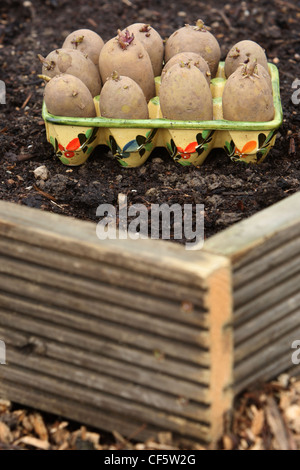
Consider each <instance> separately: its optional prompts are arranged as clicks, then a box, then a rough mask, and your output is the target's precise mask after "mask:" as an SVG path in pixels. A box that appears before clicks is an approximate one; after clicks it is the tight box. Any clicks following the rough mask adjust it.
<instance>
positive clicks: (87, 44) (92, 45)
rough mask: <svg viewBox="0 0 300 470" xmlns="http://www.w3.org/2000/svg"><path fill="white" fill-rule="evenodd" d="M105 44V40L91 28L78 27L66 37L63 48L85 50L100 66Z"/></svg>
mask: <svg viewBox="0 0 300 470" xmlns="http://www.w3.org/2000/svg"><path fill="white" fill-rule="evenodd" d="M103 46H104V41H103V39H102V38H101V37H100V36H99V34H97V33H95V32H94V31H91V30H90V29H77V30H76V31H73V32H72V33H71V34H69V35H68V36H67V37H66V39H65V41H64V43H63V45H62V48H63V49H77V50H78V51H80V52H83V53H84V54H86V55H87V56H88V58H89V59H90V60H91V61H92V62H93V63H94V64H95V65H96V66H97V67H98V62H99V54H100V51H101V49H102V47H103Z"/></svg>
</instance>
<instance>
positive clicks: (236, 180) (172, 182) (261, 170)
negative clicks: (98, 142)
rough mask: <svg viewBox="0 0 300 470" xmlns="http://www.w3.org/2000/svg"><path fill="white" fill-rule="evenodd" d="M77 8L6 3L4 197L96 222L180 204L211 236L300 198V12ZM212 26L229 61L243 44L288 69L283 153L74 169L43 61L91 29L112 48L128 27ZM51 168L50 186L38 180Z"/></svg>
mask: <svg viewBox="0 0 300 470" xmlns="http://www.w3.org/2000/svg"><path fill="white" fill-rule="evenodd" d="M163 3H164V2H160V1H155V0H153V1H151V2H150V1H147V0H132V1H131V0H123V1H119V0H114V1H110V2H105V1H103V2H92V1H82V0H79V1H77V2H76V8H74V4H73V2H72V1H71V0H51V1H50V0H48V1H46V2H42V1H38V0H36V1H31V2H30V1H23V2H22V1H16V0H15V1H12V2H8V1H4V2H3V1H2V2H1V7H0V66H1V75H0V79H1V80H3V81H4V82H5V83H6V88H7V103H6V105H0V156H1V166H0V198H1V199H3V200H6V201H13V202H16V203H19V204H24V205H27V206H30V207H37V208H40V209H42V210H47V211H52V212H57V213H60V214H64V215H67V216H69V215H71V216H75V217H77V218H80V219H87V220H92V221H96V220H97V218H96V209H97V207H98V205H99V204H102V203H109V204H114V205H115V206H117V203H118V195H119V194H120V193H122V194H126V195H127V197H128V204H129V205H130V204H133V203H142V204H146V205H147V206H149V205H150V204H151V203H159V204H161V203H168V204H172V203H179V204H188V203H190V204H195V203H198V204H204V205H205V236H206V237H209V236H211V235H212V234H214V233H216V232H218V231H219V230H222V229H224V228H225V227H227V226H229V225H231V224H233V223H235V222H237V221H239V220H241V219H244V218H246V217H249V216H251V215H252V214H254V213H255V212H258V211H260V210H262V209H263V208H265V207H268V206H270V205H272V204H274V203H275V202H277V201H278V200H280V199H283V198H285V197H287V196H289V195H290V194H292V193H293V192H295V191H297V190H299V186H300V183H299V181H300V159H299V155H300V152H299V145H300V132H299V120H300V117H299V113H298V108H297V105H295V104H293V103H292V101H291V96H292V93H293V92H295V90H294V89H293V88H292V83H293V82H294V80H295V79H297V74H298V71H299V64H300V32H299V25H300V3H299V2H285V1H282V0H278V1H275V2H273V3H272V8H270V4H269V2H267V1H262V2H258V1H248V2H240V1H231V2H228V3H226V4H225V2H220V1H215V2H214V4H213V7H212V6H211V5H210V4H208V2H207V3H201V2H198V1H191V0H184V1H180V2H179V1H171V2H168V8H165V5H163ZM199 16H200V17H202V18H203V19H204V20H205V22H206V23H207V24H208V25H210V26H211V28H212V32H213V33H214V34H215V36H216V37H217V39H218V41H219V43H220V45H221V51H222V57H221V59H223V60H224V58H225V57H226V54H227V52H228V50H229V49H230V47H231V46H232V45H233V44H234V43H235V42H237V41H239V40H242V39H246V38H249V39H252V40H254V41H257V42H258V43H260V44H261V45H262V46H263V47H264V48H265V49H266V52H267V55H268V59H269V61H273V62H274V63H275V64H276V65H277V66H278V68H279V71H280V79H281V98H282V105H283V109H284V123H283V125H282V127H281V128H280V132H279V135H278V137H277V141H276V145H275V147H274V148H273V149H272V150H271V152H270V154H269V155H268V157H267V159H266V161H265V162H264V163H263V164H261V165H255V164H250V165H247V164H244V163H236V162H232V161H231V160H230V159H229V158H228V157H227V156H226V155H225V153H224V151H223V150H219V149H217V150H214V151H213V152H212V153H211V154H210V156H209V157H208V158H207V160H206V161H205V163H204V164H203V165H202V166H201V167H182V166H180V165H178V164H176V163H175V162H173V160H171V159H170V157H169V155H168V153H167V151H166V150H164V149H162V148H158V149H156V150H155V151H154V152H153V153H152V156H151V157H150V158H149V159H148V160H147V162H146V163H145V164H144V165H143V166H142V167H140V168H137V169H124V168H122V167H120V166H119V164H118V162H117V161H116V160H115V159H114V158H113V157H112V155H111V154H110V153H109V152H108V149H107V148H106V147H99V148H97V149H96V151H95V152H94V154H93V155H92V156H91V157H90V158H89V159H88V161H87V162H86V164H84V165H83V166H81V167H73V168H68V167H66V166H64V165H63V164H62V163H61V162H60V161H59V160H58V159H57V158H56V157H55V155H54V152H53V148H52V146H51V145H50V144H49V143H47V141H46V135H45V128H44V123H43V121H42V118H41V105H42V99H43V86H44V84H43V82H42V80H40V79H39V78H38V77H37V74H38V73H40V68H41V65H40V63H39V61H38V59H37V54H38V53H40V54H42V55H44V56H45V55H47V54H48V53H49V52H50V51H51V50H53V49H55V48H59V47H60V46H61V44H62V42H63V40H64V38H65V37H66V35H67V34H68V33H70V32H71V31H72V30H75V29H78V28H90V29H93V30H95V31H96V32H98V33H99V34H100V35H101V37H102V38H103V39H104V40H105V41H106V40H108V39H110V38H111V37H113V36H114V35H115V34H116V31H117V29H118V28H123V27H125V26H126V25H128V24H130V23H134V22H145V23H147V22H148V23H151V25H152V26H153V27H154V28H155V29H157V31H158V32H159V33H160V34H161V36H162V37H163V38H167V37H168V36H169V35H170V34H171V33H172V32H174V31H175V30H176V29H177V28H179V27H181V26H182V25H183V24H185V23H194V22H195V21H196V20H197V18H198V17H199ZM41 165H46V167H47V169H48V171H49V178H48V180H47V181H46V182H45V183H44V182H39V181H37V180H36V179H35V177H34V174H33V171H34V170H35V169H36V168H37V167H39V166H41Z"/></svg>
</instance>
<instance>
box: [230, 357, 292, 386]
mask: <svg viewBox="0 0 300 470" xmlns="http://www.w3.org/2000/svg"><path fill="white" fill-rule="evenodd" d="M290 366H291V352H290V351H289V350H288V349H287V348H286V349H285V350H284V351H283V352H282V353H281V354H280V355H279V356H277V357H275V356H274V360H273V361H271V362H269V363H268V364H265V363H264V364H263V366H261V367H260V368H259V369H257V370H256V371H255V372H254V373H253V374H251V375H250V376H246V377H244V378H243V379H242V380H241V381H239V382H238V381H235V382H234V394H235V395H237V394H239V393H241V392H242V391H243V390H245V389H246V388H249V387H251V386H252V387H257V386H258V385H259V384H260V383H266V382H267V381H269V380H271V379H274V378H276V377H278V376H279V375H280V374H282V373H283V371H284V372H287V373H289V371H290V375H291V376H294V377H296V376H297V375H300V366H299V365H297V366H293V367H292V368H291V367H290Z"/></svg>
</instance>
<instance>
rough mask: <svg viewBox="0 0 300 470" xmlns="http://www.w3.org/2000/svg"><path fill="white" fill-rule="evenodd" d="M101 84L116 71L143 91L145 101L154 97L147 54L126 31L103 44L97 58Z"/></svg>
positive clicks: (152, 77) (153, 84) (152, 80)
mask: <svg viewBox="0 0 300 470" xmlns="http://www.w3.org/2000/svg"><path fill="white" fill-rule="evenodd" d="M99 70H100V74H101V78H102V82H103V83H105V81H106V79H107V78H109V77H110V76H111V74H112V73H113V72H114V71H116V72H117V73H118V74H119V75H122V76H126V77H130V78H132V80H134V81H135V82H136V83H137V84H138V85H139V86H140V87H141V89H142V90H143V92H144V95H145V97H146V100H147V101H149V100H150V99H151V98H153V96H155V83H154V74H153V69H152V64H151V60H150V58H149V54H148V52H147V51H146V50H145V48H144V46H143V45H142V43H141V42H140V41H138V40H137V39H135V38H134V36H133V35H131V34H130V33H129V31H127V32H126V33H122V32H121V31H120V30H119V31H118V36H116V37H115V38H113V39H111V40H110V41H108V42H107V43H106V44H104V46H103V48H102V50H101V52H100V57H99Z"/></svg>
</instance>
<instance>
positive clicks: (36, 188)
mask: <svg viewBox="0 0 300 470" xmlns="http://www.w3.org/2000/svg"><path fill="white" fill-rule="evenodd" d="M33 187H34V189H35V190H36V191H37V192H38V193H40V194H41V195H42V196H45V197H46V198H47V199H50V201H53V202H55V203H56V199H55V197H53V196H51V194H48V193H45V191H43V190H42V189H40V188H39V187H38V186H37V185H36V184H34V185H33Z"/></svg>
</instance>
